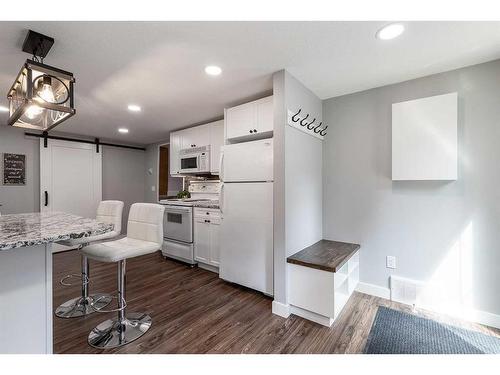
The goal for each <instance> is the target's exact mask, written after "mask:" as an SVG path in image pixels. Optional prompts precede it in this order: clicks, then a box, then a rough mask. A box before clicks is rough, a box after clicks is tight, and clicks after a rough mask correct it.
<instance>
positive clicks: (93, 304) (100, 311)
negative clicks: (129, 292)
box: [90, 295, 127, 313]
mask: <svg viewBox="0 0 500 375" xmlns="http://www.w3.org/2000/svg"><path fill="white" fill-rule="evenodd" d="M105 297H109V298H110V299H116V300H118V299H119V298H120V297H118V296H112V295H105V296H102V297H100V298H97V299H95V300H94V301H92V302H91V303H90V306H91V307H92V308H93V309H94V310H95V311H96V312H98V313H112V312H118V311H122V310H125V309H126V307H127V301H125V299H124V298H122V303H123V306H122V307H118V308H116V309H111V310H104V309H103V307H105V306H102V307H101V308H98V307H96V306H95V305H98V304H99V302H100V300H101V298H105ZM106 305H108V304H106Z"/></svg>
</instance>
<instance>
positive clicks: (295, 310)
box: [290, 305, 333, 327]
mask: <svg viewBox="0 0 500 375" xmlns="http://www.w3.org/2000/svg"><path fill="white" fill-rule="evenodd" d="M290 313H292V314H294V315H297V316H300V317H301V318H304V319H307V320H310V321H312V322H315V323H318V324H321V325H323V326H326V327H331V326H332V324H333V319H332V318H329V317H327V316H323V315H319V314H316V313H315V312H312V311H309V310H305V309H302V308H300V307H297V306H293V305H290Z"/></svg>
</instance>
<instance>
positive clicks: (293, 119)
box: [292, 108, 302, 122]
mask: <svg viewBox="0 0 500 375" xmlns="http://www.w3.org/2000/svg"><path fill="white" fill-rule="evenodd" d="M300 111H302V108H299V111H298V112H297V113H296V114H294V115H293V116H292V121H293V122H297V121H299V120H300V118H298V117H297V119H295V116H298V115H299V113H300Z"/></svg>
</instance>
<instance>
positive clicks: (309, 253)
mask: <svg viewBox="0 0 500 375" xmlns="http://www.w3.org/2000/svg"><path fill="white" fill-rule="evenodd" d="M360 247H361V246H360V245H358V244H355V243H348V242H338V241H329V240H321V241H318V242H316V243H315V244H313V245H311V246H309V247H306V248H305V249H304V250H301V251H299V252H298V253H295V254H293V255H291V256H289V257H288V258H287V260H286V261H287V262H288V263H292V264H298V265H300V266H304V267H310V268H316V269H318V270H322V271H328V272H337V271H338V270H339V269H340V268H341V267H342V266H343V265H344V264H345V263H346V262H347V261H348V260H349V258H351V257H352V256H353V255H354V254H355V253H356V251H358V250H359V248H360Z"/></svg>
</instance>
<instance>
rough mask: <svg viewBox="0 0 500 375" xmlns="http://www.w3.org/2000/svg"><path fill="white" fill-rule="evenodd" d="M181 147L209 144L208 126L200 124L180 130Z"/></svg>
mask: <svg viewBox="0 0 500 375" xmlns="http://www.w3.org/2000/svg"><path fill="white" fill-rule="evenodd" d="M179 133H180V134H181V139H182V142H181V144H182V148H181V149H185V148H195V147H202V146H208V145H209V144H210V126H209V125H208V124H207V125H200V126H195V127H194V128H188V129H184V130H180V131H179Z"/></svg>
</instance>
